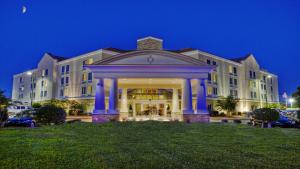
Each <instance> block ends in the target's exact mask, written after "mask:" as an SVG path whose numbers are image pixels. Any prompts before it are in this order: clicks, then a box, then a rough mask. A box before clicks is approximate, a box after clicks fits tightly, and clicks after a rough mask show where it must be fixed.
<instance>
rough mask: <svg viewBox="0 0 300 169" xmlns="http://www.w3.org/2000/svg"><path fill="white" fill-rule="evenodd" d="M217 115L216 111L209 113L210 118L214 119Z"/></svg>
mask: <svg viewBox="0 0 300 169" xmlns="http://www.w3.org/2000/svg"><path fill="white" fill-rule="evenodd" d="M218 115H219V112H218V111H215V110H214V111H211V112H210V116H212V117H216V116H218Z"/></svg>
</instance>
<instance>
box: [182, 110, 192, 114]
mask: <svg viewBox="0 0 300 169" xmlns="http://www.w3.org/2000/svg"><path fill="white" fill-rule="evenodd" d="M182 113H183V114H194V110H182Z"/></svg>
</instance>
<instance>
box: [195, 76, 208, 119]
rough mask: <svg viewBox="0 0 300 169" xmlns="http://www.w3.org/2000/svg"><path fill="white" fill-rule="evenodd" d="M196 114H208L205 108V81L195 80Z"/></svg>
mask: <svg viewBox="0 0 300 169" xmlns="http://www.w3.org/2000/svg"><path fill="white" fill-rule="evenodd" d="M196 112H197V113H198V114H209V113H208V111H207V107H206V87H205V79H197V110H196Z"/></svg>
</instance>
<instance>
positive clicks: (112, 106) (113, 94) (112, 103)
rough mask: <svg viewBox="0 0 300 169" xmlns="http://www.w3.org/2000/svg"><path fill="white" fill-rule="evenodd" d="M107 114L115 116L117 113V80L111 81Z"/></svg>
mask: <svg viewBox="0 0 300 169" xmlns="http://www.w3.org/2000/svg"><path fill="white" fill-rule="evenodd" d="M108 113H111V114H116V113H119V112H118V79H115V78H113V79H111V86H110V91H109V110H108Z"/></svg>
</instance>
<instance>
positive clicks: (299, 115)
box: [297, 110, 300, 119]
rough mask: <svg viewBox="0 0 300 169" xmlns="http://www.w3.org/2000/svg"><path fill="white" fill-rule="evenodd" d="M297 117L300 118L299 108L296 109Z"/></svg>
mask: <svg viewBox="0 0 300 169" xmlns="http://www.w3.org/2000/svg"><path fill="white" fill-rule="evenodd" d="M297 118H298V119H300V110H298V111H297Z"/></svg>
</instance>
